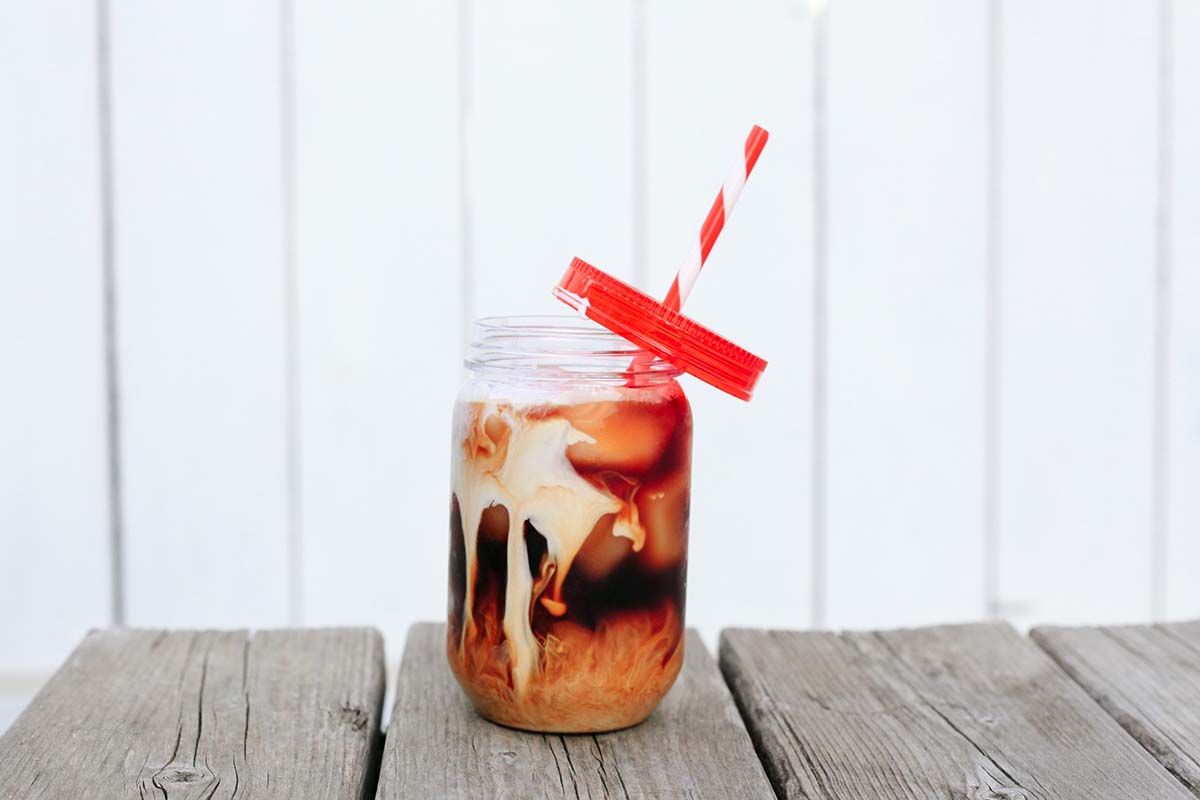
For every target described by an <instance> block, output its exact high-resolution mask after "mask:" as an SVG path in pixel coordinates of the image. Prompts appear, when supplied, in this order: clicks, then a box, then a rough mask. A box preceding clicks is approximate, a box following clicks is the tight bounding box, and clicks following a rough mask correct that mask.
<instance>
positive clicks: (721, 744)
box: [0, 622, 1200, 800]
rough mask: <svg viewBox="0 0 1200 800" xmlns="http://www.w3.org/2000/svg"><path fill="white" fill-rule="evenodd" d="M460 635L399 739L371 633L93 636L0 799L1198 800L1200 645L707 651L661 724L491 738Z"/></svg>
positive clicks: (1026, 641) (1015, 637)
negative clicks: (385, 724)
mask: <svg viewBox="0 0 1200 800" xmlns="http://www.w3.org/2000/svg"><path fill="white" fill-rule="evenodd" d="M443 631H444V629H443V627H442V626H440V625H433V624H424V625H417V626H415V627H414V628H413V629H412V631H411V632H410V634H409V637H408V641H407V643H406V647H405V651H404V657H403V662H402V663H401V666H400V672H399V676H398V679H397V686H396V700H395V705H394V706H393V711H392V720H391V725H390V727H389V730H388V732H387V735H386V737H385V736H384V735H383V734H382V733H381V732H380V719H381V710H382V705H383V695H384V669H383V642H382V640H381V638H380V636H379V634H378V633H376V632H374V631H371V630H362V629H338V630H303V631H268V632H261V633H257V634H254V635H249V634H247V633H246V632H182V631H181V632H164V631H139V630H122V629H113V630H105V631H98V632H94V633H92V634H90V635H89V636H88V637H87V638H85V639H84V641H83V642H82V643H81V644H80V645H79V647H78V648H77V649H76V650H75V652H74V653H73V654H72V655H71V657H70V658H69V659H68V660H67V662H66V664H64V665H63V667H62V668H61V669H60V670H59V671H58V673H57V674H56V675H55V676H54V677H53V678H52V679H51V681H50V682H49V684H48V685H47V686H46V687H45V688H44V689H43V690H42V692H41V693H40V694H39V695H38V696H37V698H36V699H35V700H34V701H33V703H32V704H31V705H30V707H29V708H28V709H27V710H26V711H25V713H24V714H22V715H21V717H20V718H18V719H17V720H16V722H14V723H13V725H12V728H11V729H10V730H9V731H8V732H7V733H6V734H5V735H4V736H3V737H2V738H0V798H83V797H87V798H92V797H97V798H109V797H112V798H152V797H159V798H168V800H177V799H178V798H265V797H278V798H364V797H365V798H370V797H379V798H410V797H411V798H494V797H514V798H525V797H569V798H585V797H587V798H601V797H619V798H635V797H662V798H708V797H712V798H758V797H763V798H769V797H775V796H779V797H787V798H838V799H839V800H840V799H841V798H947V799H949V798H954V799H955V800H964V799H969V800H1043V799H1049V798H1080V799H1081V800H1082V799H1083V798H1087V800H1100V799H1103V798H1114V800H1115V799H1116V798H1121V800H1127V799H1128V798H1155V799H1157V798H1163V799H1164V800H1174V799H1177V800H1188V799H1189V798H1190V799H1192V800H1194V798H1195V797H1196V796H1200V622H1195V623H1181V624H1173V625H1158V626H1152V627H1151V626H1138V627H1119V628H1042V629H1037V630H1034V631H1033V633H1032V634H1031V636H1030V637H1024V636H1021V635H1020V634H1018V633H1017V632H1016V631H1015V630H1013V629H1012V628H1011V627H1008V626H1007V625H1004V624H999V623H987V624H978V625H963V626H943V627H935V628H922V629H916V630H904V631H887V632H878V633H843V634H835V633H800V632H790V631H770V632H767V631H755V630H728V631H725V632H724V633H723V634H722V635H721V641H720V648H719V654H718V658H717V659H716V660H715V661H714V659H713V658H712V657H711V656H710V655H709V653H708V652H707V651H706V650H705V648H704V646H703V644H702V643H701V642H700V640H699V638H698V637H697V636H696V635H695V634H694V633H691V634H689V640H688V655H687V660H686V664H685V666H684V671H683V674H682V675H681V677H680V680H679V682H678V684H677V685H676V687H675V688H674V689H673V690H672V691H671V693H670V694H669V695H668V697H667V699H666V700H665V701H664V702H663V704H662V706H660V708H659V709H658V710H657V711H656V712H655V713H654V715H653V716H652V717H651V718H650V719H649V720H648V721H647V722H646V723H644V724H642V725H640V726H638V727H636V728H633V729H631V730H627V731H621V732H618V733H612V734H605V735H600V736H557V735H537V734H528V733H519V732H516V731H511V730H508V729H505V728H500V727H498V726H495V725H492V724H490V723H488V722H485V721H483V720H482V719H480V718H478V717H477V716H476V715H475V714H474V712H473V711H471V709H470V707H469V706H468V704H467V703H466V701H465V700H464V698H463V697H462V695H461V693H460V692H459V691H458V688H457V686H456V685H455V684H454V682H453V679H452V678H451V676H450V674H449V671H448V669H447V668H446V665H445V661H444V654H443V642H444V639H443Z"/></svg>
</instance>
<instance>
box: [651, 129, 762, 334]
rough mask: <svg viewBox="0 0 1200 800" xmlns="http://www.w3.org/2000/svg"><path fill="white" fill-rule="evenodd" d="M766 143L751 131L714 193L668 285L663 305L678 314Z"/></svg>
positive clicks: (760, 130)
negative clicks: (739, 156)
mask: <svg viewBox="0 0 1200 800" xmlns="http://www.w3.org/2000/svg"><path fill="white" fill-rule="evenodd" d="M766 143H767V132H766V131H765V130H763V129H762V128H760V127H758V126H757V125H755V126H754V127H753V128H751V129H750V135H749V136H747V137H746V145H745V147H743V148H742V157H741V158H739V159H738V163H737V164H736V165H734V167H733V169H732V170H731V171H730V173H729V177H728V178H726V179H725V183H724V185H722V186H721V191H719V192H717V199H716V200H714V201H713V204H712V208H710V209H709V210H708V216H707V217H705V218H704V224H703V225H702V226H700V238H699V239H697V240H696V241H695V242H694V243H693V246H692V250H691V251H690V252H689V253H688V257H687V260H686V261H684V262H683V266H681V267H680V268H679V272H678V273H677V274H676V275H675V280H674V281H673V282H672V283H671V289H670V291H668V292H667V296H666V298H665V299H664V300H663V305H666V306H669V307H671V308H673V309H674V310H676V311H678V310H679V309H680V308H681V307H682V306H683V301H684V300H687V296H688V294H689V293H690V292H691V291H692V286H693V285H694V284H695V283H696V278H697V277H699V275H700V270H701V269H702V268H703V267H704V262H705V261H707V260H708V254H709V253H710V252H711V251H712V248H713V245H714V244H715V243H716V241H717V237H718V236H720V235H721V231H722V230H723V229H724V228H725V221H726V220H728V219H729V215H730V214H732V213H733V206H734V204H735V203H736V202H737V199H738V197H739V196H740V195H741V193H742V187H744V186H745V185H746V179H747V178H749V177H750V172H751V171H752V170H753V169H754V165H755V164H756V163H757V162H758V156H759V154H760V153H761V152H762V149H763V146H764V145H766Z"/></svg>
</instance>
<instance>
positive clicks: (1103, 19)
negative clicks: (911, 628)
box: [998, 0, 1157, 623]
mask: <svg viewBox="0 0 1200 800" xmlns="http://www.w3.org/2000/svg"><path fill="white" fill-rule="evenodd" d="M1001 27H1002V31H1001V36H1002V62H1003V71H1002V75H1001V78H1000V81H1001V85H1002V88H1001V106H1002V112H1001V116H1002V141H1003V145H1002V154H1001V164H1002V167H1001V181H1002V187H1001V197H1002V202H1001V208H1000V215H1001V230H1002V250H1003V254H1002V260H1001V263H1002V276H1003V277H1002V285H1003V290H1002V295H1001V299H1000V304H1001V308H1002V322H1001V326H1002V330H1003V336H1002V341H1001V370H1000V371H1001V381H1000V387H1001V397H1000V423H999V424H1000V441H1001V443H1002V444H1001V452H1000V460H999V463H1000V470H999V493H998V498H999V536H1000V540H999V544H1000V547H999V564H998V577H999V594H1000V601H1001V604H1000V606H999V610H1000V611H1001V613H1003V614H1004V615H1005V616H1010V617H1015V618H1017V619H1018V620H1020V621H1026V622H1028V621H1031V620H1033V619H1037V620H1041V621H1050V620H1053V621H1056V622H1063V623H1068V622H1085V621H1091V622H1095V621H1121V620H1136V619H1145V618H1146V617H1147V616H1148V615H1149V613H1150V610H1151V609H1150V596H1151V586H1150V580H1151V563H1150V541H1151V523H1152V517H1153V513H1152V504H1151V497H1152V486H1151V475H1152V471H1151V466H1152V465H1151V452H1152V438H1153V437H1152V430H1153V414H1154V403H1153V381H1154V374H1153V373H1154V363H1153V333H1154V308H1155V304H1154V281H1155V238H1154V236H1155V208H1156V190H1155V155H1156V119H1157V104H1156V97H1157V82H1156V78H1157V8H1156V4H1154V3H1139V4H1130V3H1122V2H1115V1H1108V0H1105V1H1104V2H1084V1H1083V0H1079V1H1078V2H1066V1H1065V0H1064V1H1063V2H1056V3H1024V4H1015V3H1013V4H1008V3H1006V4H1005V5H1004V10H1003V21H1002V26H1001ZM1064 576H1065V577H1064Z"/></svg>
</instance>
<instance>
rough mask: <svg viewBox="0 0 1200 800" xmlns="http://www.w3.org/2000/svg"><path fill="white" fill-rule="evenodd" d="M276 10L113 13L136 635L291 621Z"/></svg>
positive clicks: (157, 8)
mask: <svg viewBox="0 0 1200 800" xmlns="http://www.w3.org/2000/svg"><path fill="white" fill-rule="evenodd" d="M278 14H279V4H278V3H271V2H266V1H265V0H261V1H257V2H250V3H245V2H232V1H229V2H200V1H199V0H191V1H189V2H183V3H171V4H160V3H147V2H135V1H134V0H115V1H114V2H113V7H112V25H111V28H112V30H111V35H112V58H113V66H112V79H113V88H112V93H113V114H114V117H113V120H114V126H113V134H114V148H115V161H114V180H115V191H116V200H117V202H116V215H115V218H116V248H117V266H116V272H117V279H118V280H117V295H118V303H119V305H120V314H121V316H120V341H121V344H122V348H121V352H120V365H121V370H120V394H121V403H122V416H123V422H124V441H123V453H122V455H123V465H124V506H125V514H126V523H127V524H126V555H127V574H128V586H127V589H128V591H127V597H128V606H129V609H128V621H129V622H130V623H132V624H135V625H168V626H200V625H204V626H209V625H215V626H238V627H242V626H254V627H257V626H267V625H280V624H284V623H286V621H287V619H288V613H287V587H288V583H287V572H286V569H287V500H286V469H285V467H286V458H287V441H286V436H285V430H286V397H285V392H284V387H285V352H286V350H285V348H286V341H285V330H284V313H283V312H284V303H285V294H284V259H283V245H284V239H283V236H284V229H283V212H282V209H283V193H282V174H283V173H282V169H283V163H282V158H281V146H280V145H281V141H282V134H281V127H280V120H281V113H280V84H281V73H280V65H281V58H280V42H279V34H280V19H279V16H278ZM233 587H238V590H237V591H231V589H232V588H233Z"/></svg>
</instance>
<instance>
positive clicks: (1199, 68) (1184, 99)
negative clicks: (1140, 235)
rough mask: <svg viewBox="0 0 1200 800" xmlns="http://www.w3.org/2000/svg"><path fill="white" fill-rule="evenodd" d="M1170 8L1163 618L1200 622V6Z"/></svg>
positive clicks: (1173, 3)
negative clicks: (1199, 576) (1198, 567)
mask: <svg viewBox="0 0 1200 800" xmlns="http://www.w3.org/2000/svg"><path fill="white" fill-rule="evenodd" d="M1164 4H1165V6H1166V7H1167V8H1168V9H1170V12H1171V13H1170V16H1169V18H1168V19H1169V20H1170V22H1171V23H1172V28H1171V29H1170V30H1168V31H1167V32H1166V35H1167V36H1168V37H1170V39H1169V42H1170V44H1169V50H1168V53H1169V55H1170V60H1169V61H1168V63H1167V65H1166V68H1167V70H1168V76H1169V77H1168V84H1167V85H1168V87H1169V89H1170V95H1169V101H1170V106H1169V108H1170V113H1169V125H1170V127H1169V128H1168V129H1167V130H1166V131H1164V134H1165V135H1166V136H1167V137H1168V138H1167V146H1168V148H1169V150H1168V152H1169V153H1170V157H1169V159H1168V161H1167V166H1168V167H1169V173H1168V174H1167V175H1165V176H1164V177H1165V179H1166V183H1167V185H1166V189H1167V194H1166V202H1167V211H1168V214H1169V222H1168V227H1167V230H1166V233H1167V235H1168V238H1167V242H1166V244H1167V254H1166V255H1167V259H1168V262H1167V263H1168V265H1169V269H1170V278H1169V281H1168V283H1167V287H1166V288H1167V292H1168V295H1167V298H1166V301H1167V304H1168V313H1167V318H1166V322H1167V325H1166V327H1165V331H1164V332H1165V335H1166V337H1167V349H1166V356H1167V360H1166V364H1165V366H1166V370H1167V375H1166V377H1167V381H1166V385H1165V389H1166V398H1165V399H1166V412H1167V426H1166V429H1165V431H1164V434H1165V446H1166V449H1165V452H1164V454H1163V455H1164V457H1165V464H1164V466H1165V471H1164V478H1165V480H1166V494H1165V498H1164V500H1165V518H1164V522H1165V533H1166V542H1165V544H1166V547H1165V550H1164V553H1163V555H1164V557H1165V567H1166V570H1165V573H1166V578H1167V581H1166V588H1167V592H1166V598H1165V601H1166V609H1165V610H1166V613H1167V615H1168V616H1170V617H1175V618H1182V617H1197V616H1200V580H1198V579H1197V574H1196V565H1197V564H1200V314H1197V309H1200V3H1195V2H1190V1H1189V0H1164Z"/></svg>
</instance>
